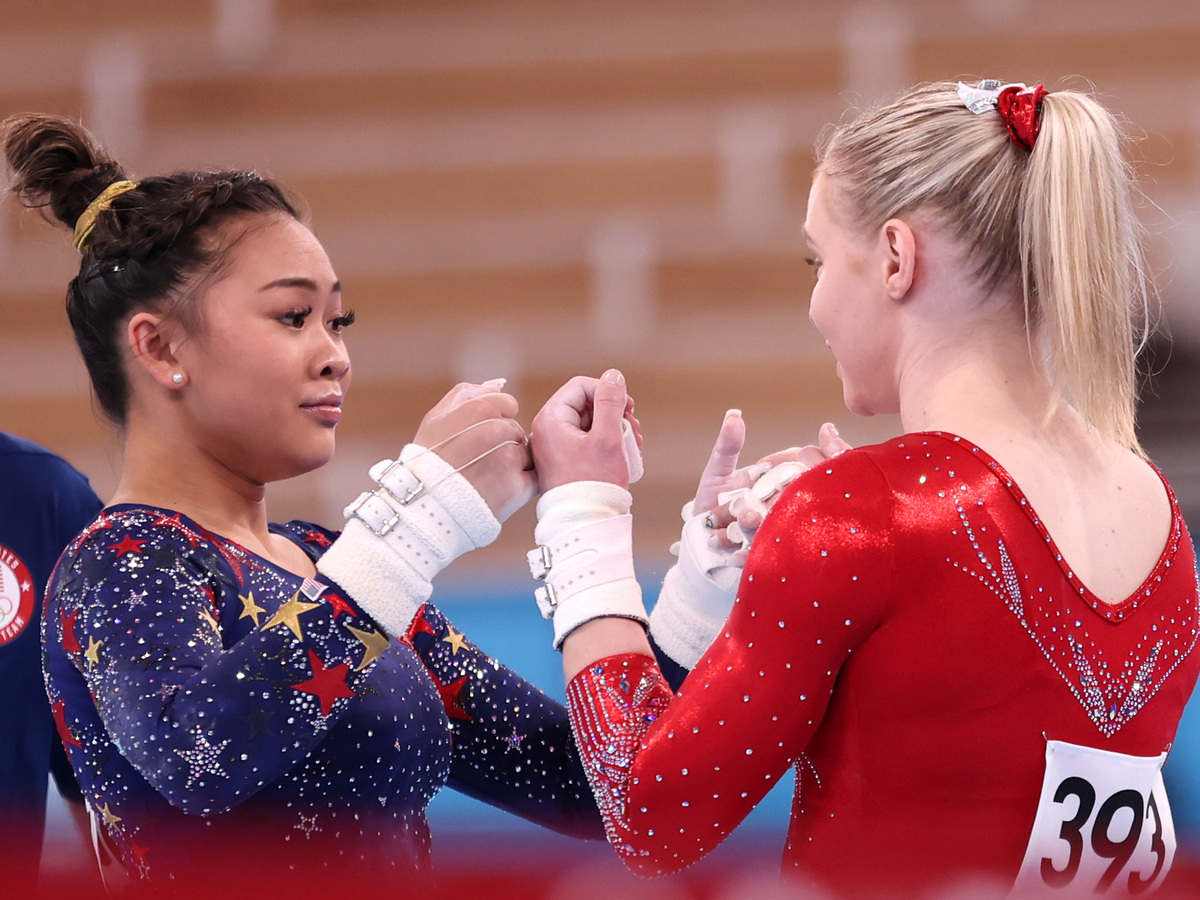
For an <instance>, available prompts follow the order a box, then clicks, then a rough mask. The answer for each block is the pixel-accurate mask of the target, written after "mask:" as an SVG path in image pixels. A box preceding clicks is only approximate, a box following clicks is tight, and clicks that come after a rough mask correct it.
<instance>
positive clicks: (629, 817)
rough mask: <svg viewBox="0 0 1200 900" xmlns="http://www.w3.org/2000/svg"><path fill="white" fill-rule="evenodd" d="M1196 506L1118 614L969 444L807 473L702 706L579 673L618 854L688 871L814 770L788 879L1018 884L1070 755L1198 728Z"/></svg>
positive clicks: (713, 667)
mask: <svg viewBox="0 0 1200 900" xmlns="http://www.w3.org/2000/svg"><path fill="white" fill-rule="evenodd" d="M1168 491H1169V489H1168ZM1171 507H1172V526H1171V534H1170V538H1169V540H1168V542H1167V545H1166V547H1165V548H1164V551H1163V554H1162V556H1161V558H1160V560H1159V561H1158V564H1157V565H1156V566H1155V568H1154V570H1153V571H1152V572H1151V573H1150V575H1149V576H1148V577H1147V579H1146V581H1145V582H1144V584H1143V585H1142V586H1141V587H1140V588H1139V589H1138V590H1137V591H1136V592H1135V593H1134V594H1133V595H1131V596H1130V597H1129V598H1128V599H1126V600H1124V601H1122V602H1120V603H1117V604H1115V605H1112V604H1103V603H1101V602H1100V601H1099V600H1098V599H1097V598H1096V597H1095V596H1094V595H1093V594H1092V593H1091V592H1090V591H1089V590H1088V589H1087V588H1086V587H1085V586H1084V585H1083V584H1081V583H1080V582H1079V579H1078V578H1076V577H1075V576H1074V574H1073V573H1072V572H1071V570H1070V567H1069V565H1068V564H1067V562H1066V561H1065V560H1063V559H1062V557H1061V555H1060V554H1059V553H1058V551H1057V549H1056V547H1055V545H1054V543H1053V541H1052V540H1051V538H1050V535H1049V534H1048V533H1047V532H1046V530H1045V528H1044V527H1043V525H1042V524H1041V522H1040V521H1039V519H1038V517H1037V514H1036V512H1035V511H1034V510H1033V509H1032V507H1030V505H1029V504H1028V502H1027V501H1026V499H1025V498H1024V496H1023V495H1022V493H1021V491H1020V489H1019V488H1018V487H1017V486H1016V485H1015V484H1014V483H1013V481H1012V479H1011V478H1009V476H1008V475H1007V473H1005V472H1004V470H1003V469H1002V468H1001V467H1000V466H999V465H997V464H996V463H995V462H994V461H993V460H992V459H991V458H990V457H989V456H988V455H987V454H986V453H984V452H983V451H981V450H980V449H979V448H976V447H974V446H972V445H971V444H970V443H969V442H967V441H965V440H961V439H959V438H956V437H954V436H952V435H945V434H917V435H905V436H903V437H900V438H897V439H896V440H893V441H891V442H889V443H887V444H882V445H878V446H874V447H867V448H862V449H859V450H856V451H851V452H848V453H845V454H842V455H841V456H839V457H837V458H836V459H834V460H831V461H829V462H827V463H826V464H823V465H822V466H821V467H819V468H817V469H814V470H812V471H810V472H808V473H806V474H805V475H804V476H802V477H801V478H800V479H798V480H797V481H796V482H794V483H793V485H792V486H791V487H790V488H789V489H788V491H787V493H786V494H785V495H784V496H783V497H782V498H781V499H780V500H779V502H778V503H777V504H776V506H775V508H774V510H773V511H772V513H771V515H770V516H769V517H768V518H767V521H766V522H765V523H764V525H763V527H762V528H761V529H760V531H759V532H758V535H757V536H756V537H755V541H754V549H753V551H752V552H751V554H750V560H749V562H748V564H747V566H746V571H745V574H744V576H743V580H742V583H741V586H740V589H739V592H738V600H737V603H736V604H735V606H734V608H733V612H732V613H731V615H730V618H729V620H728V622H727V624H726V629H725V631H724V633H723V634H722V635H721V636H720V637H718V639H717V640H716V641H715V642H714V643H713V645H712V646H711V647H710V648H709V650H708V651H707V653H706V654H705V655H704V657H703V658H702V659H701V661H700V663H699V664H698V665H697V667H696V668H695V670H693V672H692V673H691V674H690V676H689V677H688V679H687V680H686V682H685V683H684V684H683V687H682V688H681V690H680V691H679V693H678V695H676V696H675V697H674V698H672V697H671V692H670V690H669V688H667V687H666V686H665V683H664V682H663V681H662V680H661V677H660V676H659V674H658V671H657V668H656V667H655V666H654V664H653V661H652V660H649V659H647V658H646V657H643V656H640V655H625V656H618V657H611V658H609V659H607V660H601V661H599V662H598V663H595V664H593V665H591V666H589V667H588V668H586V669H585V670H584V671H583V672H581V673H580V674H579V675H578V676H576V678H575V679H574V680H573V681H572V683H571V685H570V687H569V690H568V701H569V706H570V709H571V715H572V722H573V725H574V726H575V728H576V733H577V736H578V740H579V743H580V745H581V748H582V752H583V753H584V756H585V761H586V763H587V766H588V769H589V775H590V777H591V780H592V784H593V788H594V789H595V790H596V793H597V798H598V799H599V801H600V804H601V808H602V810H603V812H604V814H605V819H606V824H607V827H608V830H609V837H610V841H611V842H612V843H613V844H614V846H615V847H616V848H617V849H618V852H620V853H621V854H622V856H623V857H624V858H625V859H626V862H627V863H628V864H629V865H630V866H631V867H633V868H635V869H637V870H639V871H643V872H660V871H661V872H665V871H671V870H673V869H677V868H680V867H682V866H684V865H687V864H689V863H691V862H693V861H695V860H696V859H698V858H699V857H700V856H702V855H703V854H705V853H706V852H708V851H709V850H711V849H712V848H713V847H714V846H716V845H717V844H718V843H719V842H720V841H721V840H722V839H723V838H724V837H725V836H726V835H727V834H728V833H729V832H730V831H731V830H732V829H733V828H734V827H735V826H736V825H737V824H738V823H739V822H740V821H741V820H742V819H743V818H744V817H745V815H746V814H747V813H748V812H749V811H750V809H751V808H752V807H753V806H754V805H755V804H756V803H757V802H758V801H759V800H760V799H761V798H762V797H763V795H764V794H765V793H766V792H767V791H768V789H769V788H770V787H771V786H772V785H773V784H774V783H775V782H776V781H777V780H778V779H779V777H780V776H781V775H782V774H783V773H784V772H785V771H786V770H787V769H788V767H789V766H791V765H793V764H795V765H796V767H797V790H796V796H795V799H794V802H793V807H792V821H791V826H790V829H789V833H788V842H787V846H786V849H785V851H784V868H785V870H792V869H794V870H796V874H797V875H800V876H802V877H805V878H809V879H811V880H813V881H814V882H816V883H818V884H821V885H824V886H826V887H831V888H833V889H835V890H838V891H839V892H844V893H852V894H857V893H862V894H867V895H869V894H871V893H872V891H873V890H874V889H878V888H879V887H880V886H882V885H887V886H888V888H889V890H892V891H895V890H902V889H903V888H904V887H905V886H908V887H912V888H917V887H920V886H928V885H929V884H931V883H941V882H943V881H946V880H949V879H951V878H954V877H960V876H964V875H967V874H971V875H979V874H982V875H985V876H992V877H996V878H1003V879H1006V880H1007V881H1008V882H1010V883H1011V880H1012V878H1013V877H1014V876H1015V875H1016V873H1017V871H1018V869H1019V867H1020V865H1021V861H1022V857H1023V854H1024V851H1025V847H1026V844H1027V843H1028V841H1029V837H1030V830H1031V827H1032V825H1033V820H1034V814H1035V811H1036V809H1037V806H1038V797H1039V791H1040V790H1041V785H1042V778H1043V772H1044V769H1045V752H1046V741H1047V739H1050V740H1059V741H1067V742H1070V743H1073V744H1081V745H1089V746H1093V747H1098V748H1102V749H1105V750H1111V751H1115V752H1118V753H1124V754H1130V755H1135V756H1157V755H1158V754H1160V753H1162V752H1163V751H1164V750H1165V749H1166V748H1167V747H1168V745H1169V744H1170V742H1171V741H1172V739H1173V737H1174V735H1175V729H1176V725H1177V724H1178V721H1179V717H1180V715H1181V714H1182V711H1183V707H1184V704H1185V702H1186V701H1187V698H1188V696H1189V695H1190V693H1191V691H1192V687H1193V685H1194V683H1195V681H1196V676H1197V668H1198V666H1200V654H1196V653H1193V652H1192V651H1193V649H1194V647H1195V645H1196V641H1197V633H1198V632H1197V603H1198V597H1197V581H1196V570H1195V556H1194V551H1193V548H1192V543H1191V540H1190V539H1189V537H1188V534H1187V531H1186V529H1185V527H1184V524H1183V520H1182V518H1181V516H1180V513H1179V509H1178V506H1177V504H1176V503H1175V498H1174V495H1173V494H1172V495H1171Z"/></svg>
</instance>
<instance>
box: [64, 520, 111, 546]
mask: <svg viewBox="0 0 1200 900" xmlns="http://www.w3.org/2000/svg"><path fill="white" fill-rule="evenodd" d="M112 527H113V523H112V519H110V518H109V517H108V510H101V511H100V518H98V519H96V520H95V521H94V522H92V524H91V525H89V526H88V527H87V528H85V529H83V531H81V532H79V535H78V537H76V538H75V540H73V541H71V548H72V550H73V549H74V548H76V547H78V546H79V545H80V544H82V543H83V542H84V541H86V540H87V539H88V538H90V537H91V536H92V535H93V534H95V533H96V532H97V531H105V530H107V529H109V528H112ZM64 555H66V554H64Z"/></svg>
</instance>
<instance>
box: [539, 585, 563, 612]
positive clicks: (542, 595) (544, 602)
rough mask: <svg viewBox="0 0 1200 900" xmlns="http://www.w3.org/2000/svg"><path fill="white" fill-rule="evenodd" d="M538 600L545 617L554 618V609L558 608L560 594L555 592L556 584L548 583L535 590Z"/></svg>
mask: <svg viewBox="0 0 1200 900" xmlns="http://www.w3.org/2000/svg"><path fill="white" fill-rule="evenodd" d="M533 597H534V599H535V600H537V605H538V610H540V611H541V613H542V618H543V619H553V618H554V611H555V610H556V609H557V608H558V595H557V594H555V593H554V585H552V584H546V585H543V586H542V587H540V588H538V589H537V590H535V591H534V592H533Z"/></svg>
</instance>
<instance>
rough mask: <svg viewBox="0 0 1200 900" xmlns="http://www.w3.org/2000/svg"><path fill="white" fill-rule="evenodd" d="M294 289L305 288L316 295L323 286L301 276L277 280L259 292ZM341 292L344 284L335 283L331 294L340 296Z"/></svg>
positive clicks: (264, 286) (261, 288)
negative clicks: (274, 289) (273, 289)
mask: <svg viewBox="0 0 1200 900" xmlns="http://www.w3.org/2000/svg"><path fill="white" fill-rule="evenodd" d="M293 287H298V288H304V289H305V290H309V291H313V292H314V293H316V292H319V291H320V290H321V286H320V285H319V284H317V283H316V282H315V281H313V280H312V279H311V278H305V277H303V276H299V275H297V276H293V277H290V278H276V279H275V280H274V281H272V282H269V283H267V284H264V285H263V286H262V287H260V288H259V290H260V291H269V290H271V289H272V288H293ZM341 292H342V283H341V282H340V281H335V282H334V283H333V289H332V290H331V291H330V293H333V294H340V293H341Z"/></svg>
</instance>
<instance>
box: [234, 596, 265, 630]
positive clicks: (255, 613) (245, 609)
mask: <svg viewBox="0 0 1200 900" xmlns="http://www.w3.org/2000/svg"><path fill="white" fill-rule="evenodd" d="M238 600H240V601H242V614H241V615H240V616H238V618H239V619H249V620H250V621H251V622H253V623H254V626H255V627H256V628H257V627H258V619H259V617H260V616H264V615H266V613H267V611H266V610H265V609H263V608H262V607H261V606H259V605H258V604H257V603H256V602H255V601H254V591H247V592H246V595H245V596H244V597H243V596H242V595H241V594H238Z"/></svg>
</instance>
